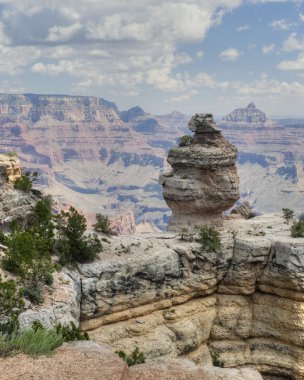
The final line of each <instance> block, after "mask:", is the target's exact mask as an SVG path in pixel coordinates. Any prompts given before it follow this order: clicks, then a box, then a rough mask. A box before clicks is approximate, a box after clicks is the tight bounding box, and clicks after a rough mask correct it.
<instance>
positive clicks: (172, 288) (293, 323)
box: [80, 215, 304, 380]
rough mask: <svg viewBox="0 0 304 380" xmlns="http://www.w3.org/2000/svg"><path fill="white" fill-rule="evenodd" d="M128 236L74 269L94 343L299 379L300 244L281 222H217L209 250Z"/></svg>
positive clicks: (302, 322) (169, 237) (302, 327)
mask: <svg viewBox="0 0 304 380" xmlns="http://www.w3.org/2000/svg"><path fill="white" fill-rule="evenodd" d="M269 227H271V228H269ZM235 235H236V236H235ZM233 236H234V237H233ZM130 238H131V237H119V238H118V237H115V238H112V242H111V244H109V247H108V248H107V249H106V252H105V253H104V254H103V257H102V259H101V260H100V262H99V263H98V262H95V263H92V264H86V265H81V267H80V271H81V277H82V316H83V318H84V319H85V320H84V321H82V323H81V325H82V328H83V329H84V330H87V331H89V333H90V336H91V337H92V338H93V339H95V340H97V341H99V342H105V343H107V344H110V345H111V346H113V347H114V348H115V349H122V350H125V351H128V352H130V351H132V350H133V349H134V348H135V347H136V346H138V347H139V348H140V349H141V350H143V351H144V352H145V354H146V356H147V358H148V359H153V358H187V359H190V360H192V361H194V362H195V363H197V364H201V365H210V364H211V363H212V362H213V363H215V364H218V365H224V367H243V366H252V367H254V368H256V369H257V370H258V371H260V372H262V373H263V375H265V379H268V378H269V379H282V378H284V379H292V380H302V379H303V378H304V318H303V313H304V311H303V310H304V299H303V294H304V282H303V268H304V262H303V252H304V240H303V239H300V238H298V239H294V238H291V237H290V232H289V226H288V225H286V224H284V221H283V219H282V217H278V216H277V215H268V216H263V217H256V218H253V219H249V220H237V219H235V220H229V221H225V222H224V229H223V231H222V248H221V250H220V251H219V252H217V253H210V252H204V251H202V250H201V248H200V247H199V245H198V244H197V243H195V242H192V243H187V242H182V241H179V239H178V237H177V236H176V235H175V234H172V233H171V234H169V233H168V234H159V235H150V236H148V237H136V239H135V238H134V237H133V238H132V239H133V240H132V239H130ZM117 239H119V244H124V246H128V245H129V246H130V251H128V253H124V254H123V253H120V252H118V251H117V249H116V248H117V246H118V240H117ZM128 239H129V240H128ZM116 240H117V242H116ZM131 242H133V243H134V245H133V246H131V244H132V243H131ZM115 252H116V253H115ZM105 254H107V255H108V256H105ZM117 255H118V257H117ZM268 375H269V376H270V377H267V376H268ZM284 376H285V377H284ZM190 378H191V377H190Z"/></svg>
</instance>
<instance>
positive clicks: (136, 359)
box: [115, 347, 146, 367]
mask: <svg viewBox="0 0 304 380" xmlns="http://www.w3.org/2000/svg"><path fill="white" fill-rule="evenodd" d="M115 353H116V354H117V355H118V356H119V357H120V358H121V359H122V360H123V361H124V362H126V363H127V365H128V367H131V366H132V365H136V364H142V363H145V361H146V359H145V354H144V353H143V352H142V351H140V350H139V348H138V347H135V349H134V350H133V351H132V352H131V354H130V355H127V354H126V353H125V352H124V351H122V350H120V351H115Z"/></svg>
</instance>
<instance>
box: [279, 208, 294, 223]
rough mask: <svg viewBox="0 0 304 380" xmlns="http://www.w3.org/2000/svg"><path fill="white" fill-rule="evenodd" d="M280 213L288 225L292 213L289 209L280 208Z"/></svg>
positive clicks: (292, 215)
mask: <svg viewBox="0 0 304 380" xmlns="http://www.w3.org/2000/svg"><path fill="white" fill-rule="evenodd" d="M282 211H283V218H284V219H285V222H286V223H287V224H289V222H290V221H291V220H292V218H293V217H294V211H293V210H291V209H290V208H282Z"/></svg>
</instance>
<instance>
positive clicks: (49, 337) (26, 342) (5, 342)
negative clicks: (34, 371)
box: [0, 328, 63, 356]
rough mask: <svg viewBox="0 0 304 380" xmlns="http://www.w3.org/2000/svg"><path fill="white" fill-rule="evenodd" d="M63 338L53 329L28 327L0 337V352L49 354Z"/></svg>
mask: <svg viewBox="0 0 304 380" xmlns="http://www.w3.org/2000/svg"><path fill="white" fill-rule="evenodd" d="M62 343H63V338H62V336H61V335H60V334H57V332H56V330H55V329H49V330H47V329H45V328H35V329H33V328H30V329H27V330H23V331H20V332H18V333H14V334H13V335H12V336H2V337H1V338H0V353H2V355H3V353H5V354H7V353H9V352H15V353H18V352H22V353H24V354H27V355H31V356H37V355H50V354H51V353H52V352H53V351H54V350H55V348H57V347H59V346H61V345H62Z"/></svg>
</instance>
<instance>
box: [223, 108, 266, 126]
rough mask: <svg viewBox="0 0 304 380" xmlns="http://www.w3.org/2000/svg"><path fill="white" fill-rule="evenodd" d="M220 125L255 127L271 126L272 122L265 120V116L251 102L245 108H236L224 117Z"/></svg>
mask: <svg viewBox="0 0 304 380" xmlns="http://www.w3.org/2000/svg"><path fill="white" fill-rule="evenodd" d="M220 123H221V124H232V123H233V124H236V123H237V124H239V123H241V124H250V126H252V125H256V126H272V125H273V122H272V121H271V120H270V119H268V118H267V116H266V114H265V113H264V112H263V111H261V110H259V109H258V108H257V107H256V106H255V104H254V103H253V102H251V103H249V104H248V106H247V107H246V108H237V109H235V110H234V111H233V112H231V113H229V114H228V115H226V116H224V117H223V119H222V120H221V122H220Z"/></svg>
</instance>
